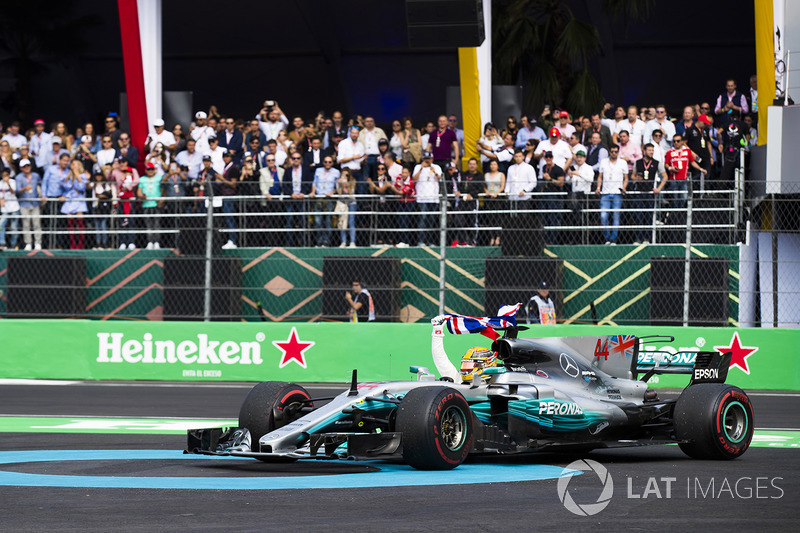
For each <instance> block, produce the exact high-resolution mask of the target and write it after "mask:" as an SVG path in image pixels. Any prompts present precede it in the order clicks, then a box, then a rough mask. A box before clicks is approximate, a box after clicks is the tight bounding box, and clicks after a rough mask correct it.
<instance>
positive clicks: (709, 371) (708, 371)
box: [694, 368, 719, 380]
mask: <svg viewBox="0 0 800 533" xmlns="http://www.w3.org/2000/svg"><path fill="white" fill-rule="evenodd" d="M718 378H719V369H718V368H695V369H694V379H695V380H702V379H718Z"/></svg>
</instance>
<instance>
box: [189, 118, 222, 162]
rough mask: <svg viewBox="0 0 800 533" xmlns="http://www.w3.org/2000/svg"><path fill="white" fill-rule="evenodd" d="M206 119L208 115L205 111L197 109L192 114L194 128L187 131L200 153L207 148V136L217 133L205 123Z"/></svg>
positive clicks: (204, 151)
mask: <svg viewBox="0 0 800 533" xmlns="http://www.w3.org/2000/svg"><path fill="white" fill-rule="evenodd" d="M207 119H208V115H206V112H205V111H198V112H197V113H195V114H194V123H195V125H194V128H192V129H191V130H190V131H189V135H191V136H192V139H194V140H195V142H196V143H197V144H196V145H195V148H196V149H197V151H198V152H200V153H201V154H204V153H206V152H207V151H208V150H209V144H208V139H209V137H211V136H212V135H214V136H216V134H217V133H216V132H215V131H214V129H213V128H211V127H210V126H208V125H207Z"/></svg>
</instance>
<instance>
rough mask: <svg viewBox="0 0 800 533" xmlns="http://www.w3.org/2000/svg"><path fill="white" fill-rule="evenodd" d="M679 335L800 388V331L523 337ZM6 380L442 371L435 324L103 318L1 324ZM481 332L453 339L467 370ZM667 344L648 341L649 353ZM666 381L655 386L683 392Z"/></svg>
mask: <svg viewBox="0 0 800 533" xmlns="http://www.w3.org/2000/svg"><path fill="white" fill-rule="evenodd" d="M612 334H633V335H637V336H646V335H672V336H674V337H675V341H674V342H673V343H671V344H670V345H668V346H669V347H668V348H665V349H666V350H669V351H674V352H675V353H678V354H680V353H681V352H683V351H692V350H722V351H729V350H730V351H732V352H733V359H732V366H731V368H730V371H729V374H728V380H727V382H728V383H732V384H735V385H738V386H740V387H742V388H745V389H772V390H800V364H798V362H799V361H798V358H799V357H800V355H798V352H797V349H796V347H797V346H798V344H799V343H800V330H797V329H772V330H770V329H751V328H736V329H734V328H697V327H688V328H678V327H652V326H625V327H612V326H578V325H570V326H564V325H558V326H534V327H533V328H532V329H530V330H527V331H524V332H522V334H521V335H520V336H521V337H535V336H541V337H554V336H598V335H612ZM0 338H2V339H3V344H4V346H3V350H2V351H0V377H2V378H20V379H21V378H39V379H61V380H64V379H66V380H158V381H162V380H163V381H269V380H280V381H290V382H306V383H307V382H336V383H344V382H348V381H349V380H350V377H351V372H352V370H353V369H357V370H358V377H359V380H360V381H381V380H398V379H400V380H402V379H411V378H412V376H411V375H410V374H409V366H410V365H421V366H427V367H429V368H431V369H434V368H435V366H434V364H433V360H432V358H431V326H430V325H429V324H424V323H420V324H382V323H374V324H368V323H359V324H334V323H299V322H295V323H290V322H286V323H237V324H220V323H202V322H172V323H161V322H132V323H130V322H98V321H86V320H44V319H43V320H24V319H23V320H15V319H10V320H2V321H0ZM488 342H489V341H488V339H486V338H485V337H482V336H480V335H461V336H453V335H449V334H445V349H446V351H447V353H448V355H449V357H450V359H451V360H452V361H453V362H454V363H455V364H458V362H459V360H460V356H461V355H462V354H463V353H464V352H465V351H466V350H467V349H468V348H470V347H472V346H475V345H483V346H486V345H487V343H488ZM656 347H658V348H661V347H662V345H657V346H653V347H650V346H649V345H648V344H645V351H644V352H643V353H645V354H646V353H647V351H648V350H652V349H655V348H656ZM688 381H689V376H686V375H681V376H669V375H661V376H655V377H654V378H652V381H651V384H652V386H654V387H684V386H686V385H687V384H688Z"/></svg>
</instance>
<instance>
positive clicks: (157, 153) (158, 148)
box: [144, 143, 170, 174]
mask: <svg viewBox="0 0 800 533" xmlns="http://www.w3.org/2000/svg"><path fill="white" fill-rule="evenodd" d="M144 163H145V166H147V164H148V163H152V164H153V165H154V166H155V168H156V170H157V171H158V173H159V174H163V173H166V171H167V167H168V166H169V163H170V157H169V152H167V151H166V150H165V149H164V145H163V144H161V143H157V144H156V145H155V147H154V148H153V151H152V152H150V153H149V154H147V156H145V158H144Z"/></svg>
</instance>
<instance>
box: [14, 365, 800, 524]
mask: <svg viewBox="0 0 800 533" xmlns="http://www.w3.org/2000/svg"><path fill="white" fill-rule="evenodd" d="M249 386H250V384H238V383H237V384H187V383H181V384H166V383H165V384H145V383H80V382H69V383H67V382H20V383H15V382H8V381H6V382H2V383H0V531H44V530H59V531H70V530H74V531H111V530H114V531H140V530H141V531H144V530H146V531H175V530H182V531H204V530H220V529H224V530H231V531H324V530H330V529H336V530H340V531H341V530H367V531H451V530H452V531H459V532H461V531H509V530H517V531H534V530H536V531H553V530H561V531H564V530H567V531H573V530H575V531H582V530H592V531H598V530H599V529H598V527H600V528H603V529H608V530H610V529H611V528H613V529H619V530H639V529H641V530H647V531H666V530H676V529H677V528H691V529H692V530H694V529H697V528H703V529H706V530H711V531H717V530H730V529H732V528H736V529H740V530H743V531H747V530H756V529H757V530H759V531H787V530H795V527H794V526H795V525H796V521H797V519H796V517H797V507H798V504H800V461H799V460H798V459H800V442H798V438H797V436H798V435H800V433H798V432H797V430H800V416H799V415H798V412H800V394H798V393H793V392H786V393H782V392H753V394H752V395H751V398H752V401H753V405H754V409H755V416H756V427H757V428H763V431H762V432H761V433H763V434H765V435H766V434H772V435H776V434H777V433H775V431H776V430H790V431H794V432H793V433H785V434H781V435H792V437H785V438H786V439H787V440H786V442H791V443H793V444H791V445H788V446H786V445H781V444H780V442H775V441H774V439H773V440H769V438H768V437H767V436H765V437H763V438H762V440H763V439H766V440H764V441H763V442H761V443H760V445H759V446H755V445H754V446H753V447H751V448H750V449H749V450H748V451H747V453H746V454H745V455H744V456H743V457H741V458H740V459H738V460H735V461H731V462H716V461H695V460H691V459H688V458H687V457H686V456H685V455H684V454H683V453H682V452H681V451H680V449H679V448H678V447H677V446H663V447H645V448H627V449H615V450H600V451H596V452H592V453H590V454H588V455H586V457H587V458H588V459H591V460H594V461H597V462H598V463H600V464H601V465H602V466H603V467H605V468H607V469H608V473H609V474H610V477H611V479H612V480H613V493H609V494H613V495H612V496H611V499H610V500H609V501H608V504H607V507H605V508H604V509H603V510H602V511H600V512H599V513H598V514H595V515H593V516H577V515H575V514H572V513H571V512H569V511H568V510H567V509H566V508H565V507H564V505H563V504H562V503H561V500H560V499H559V493H558V484H559V482H558V479H556V477H557V476H558V473H557V474H556V475H555V476H554V475H552V474H553V472H554V471H555V472H559V471H560V470H561V469H562V468H564V467H566V466H567V465H569V464H570V463H572V462H573V461H575V460H577V459H578V458H579V457H577V456H565V455H560V454H550V453H547V454H544V453H542V454H530V455H526V456H515V457H489V458H477V459H473V460H470V461H469V462H468V463H467V464H466V465H464V466H463V467H460V468H459V469H456V470H455V471H452V472H450V473H427V472H417V471H413V470H409V469H408V468H407V467H405V466H404V465H397V464H388V463H383V462H363V463H362V462H359V463H352V462H297V463H291V464H280V465H274V464H263V463H260V462H258V461H253V460H244V459H224V458H205V457H199V456H182V455H180V454H178V453H176V452H178V451H180V450H182V449H183V447H184V444H185V438H184V436H183V435H181V434H178V433H175V432H174V429H175V427H177V426H180V425H181V424H192V423H196V422H195V421H194V420H187V419H203V420H207V421H210V420H221V421H224V420H231V419H235V418H236V416H237V414H238V411H239V406H240V404H241V401H242V399H243V398H244V396H245V395H246V394H247V392H248V388H249ZM326 389H327V390H326ZM309 390H310V392H311V393H312V395H314V396H323V395H328V394H330V392H331V391H330V389H329V387H327V386H326V387H321V386H313V385H312V386H310V387H309ZM340 390H342V389H337V390H336V392H339V391H340ZM40 417H47V418H40ZM62 422H63V423H62ZM137 424H138V425H137ZM37 425H38V426H42V427H39V428H36V427H35V426H37ZM19 428H25V429H19ZM120 428H122V429H120ZM104 431H105V432H104ZM770 432H772V433H770ZM137 433H138V434H137ZM775 438H778V437H775ZM778 440H780V438H778ZM75 450H87V451H85V452H78V451H75ZM128 450H130V451H128ZM583 470H584V473H583V474H582V475H577V476H575V477H572V478H568V479H569V483H568V491H567V494H568V495H569V497H571V498H572V499H573V501H574V502H577V503H579V504H593V503H595V502H597V501H598V498H599V497H600V496H601V490H602V482H601V480H600V478H599V477H598V475H596V474H595V473H594V472H592V471H591V470H588V469H586V468H584V469H583ZM459 471H460V472H459ZM548 477H549V479H539V478H548ZM520 479H521V481H520ZM42 480H45V481H44V482H42ZM47 480H50V481H47ZM53 480H55V481H53ZM107 480H110V481H108V482H109V483H111V484H112V485H113V483H114V481H115V480H116V481H117V482H120V483H121V484H122V486H137V487H139V488H118V487H116V486H108V484H106V486H91V485H97V484H99V485H103V484H104V483H106V481H107ZM120 480H121V481H120ZM512 480H517V481H512ZM162 482H163V483H165V485H163V486H170V485H177V486H182V487H186V486H189V487H203V488H202V489H200V488H192V489H187V488H153V487H156V486H159V483H162ZM48 483H50V484H51V485H52V484H54V483H56V484H57V483H60V484H63V485H65V486H37V485H42V484H48ZM303 483H308V484H310V485H311V486H315V485H319V486H325V487H328V488H286V487H291V486H303ZM437 483H438V484H437ZM26 484H28V485H30V486H24V485H26ZM381 484H382V485H383V486H367V487H364V486H359V485H381ZM81 485H89V486H81ZM232 487H236V488H232ZM276 487H284V488H276ZM668 489H669V494H668V492H667V491H668Z"/></svg>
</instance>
